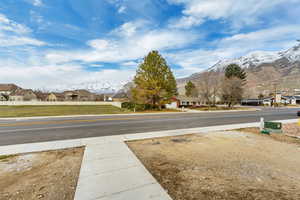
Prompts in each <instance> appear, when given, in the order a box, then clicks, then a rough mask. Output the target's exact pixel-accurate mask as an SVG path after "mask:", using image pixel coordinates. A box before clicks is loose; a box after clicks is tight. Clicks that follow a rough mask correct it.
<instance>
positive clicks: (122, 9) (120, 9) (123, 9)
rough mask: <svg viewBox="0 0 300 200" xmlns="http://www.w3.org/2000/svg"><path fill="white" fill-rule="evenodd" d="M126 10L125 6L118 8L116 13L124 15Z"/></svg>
mask: <svg viewBox="0 0 300 200" xmlns="http://www.w3.org/2000/svg"><path fill="white" fill-rule="evenodd" d="M126 9H127V8H126V6H120V8H119V9H118V13H125V12H126Z"/></svg>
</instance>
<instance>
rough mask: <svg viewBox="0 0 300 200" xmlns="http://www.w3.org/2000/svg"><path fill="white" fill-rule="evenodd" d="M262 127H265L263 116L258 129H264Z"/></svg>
mask: <svg viewBox="0 0 300 200" xmlns="http://www.w3.org/2000/svg"><path fill="white" fill-rule="evenodd" d="M264 128H265V120H264V118H263V117H261V118H260V126H259V129H260V131H262V130H264Z"/></svg>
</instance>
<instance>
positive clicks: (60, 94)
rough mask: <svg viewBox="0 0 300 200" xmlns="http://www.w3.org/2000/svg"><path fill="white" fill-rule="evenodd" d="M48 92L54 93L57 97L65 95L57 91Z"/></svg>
mask: <svg viewBox="0 0 300 200" xmlns="http://www.w3.org/2000/svg"><path fill="white" fill-rule="evenodd" d="M50 94H53V95H55V96H56V97H57V98H64V97H65V95H64V94H63V93H59V92H51V93H50Z"/></svg>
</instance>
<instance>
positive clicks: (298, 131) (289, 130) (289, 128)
mask: <svg viewBox="0 0 300 200" xmlns="http://www.w3.org/2000/svg"><path fill="white" fill-rule="evenodd" d="M283 131H284V133H285V134H288V135H293V136H298V137H300V125H299V124H296V123H295V124H284V125H283Z"/></svg>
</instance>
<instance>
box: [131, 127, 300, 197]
mask: <svg viewBox="0 0 300 200" xmlns="http://www.w3.org/2000/svg"><path fill="white" fill-rule="evenodd" d="M128 145H129V147H130V148H131V149H132V150H133V151H134V153H135V154H136V155H137V157H138V158H139V159H140V160H141V161H142V163H143V164H144V165H145V166H146V168H147V169H148V170H149V171H150V172H151V173H152V175H153V176H154V177H155V178H156V179H157V181H158V182H159V183H160V184H161V185H162V186H163V187H164V188H165V190H166V191H168V193H169V194H170V196H171V197H172V198H173V199H174V200H202V199H203V200H228V199H230V200H241V199H242V200H299V199H300V168H299V166H300V152H299V145H295V144H289V143H285V142H279V141H276V140H272V139H270V138H269V137H266V136H263V135H258V134H250V133H248V134H247V133H239V132H233V131H232V132H221V133H210V134H203V135H188V136H176V137H165V138H156V139H148V140H141V141H133V142H128Z"/></svg>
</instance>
